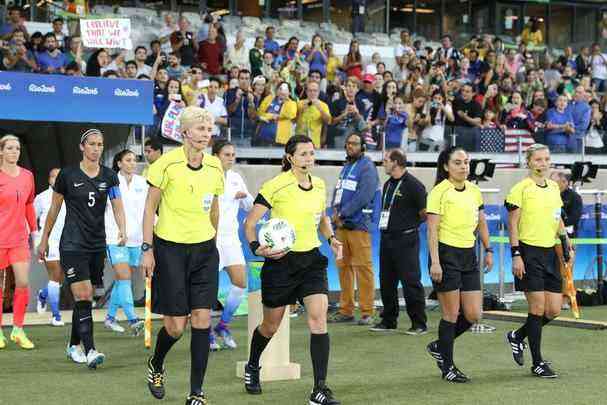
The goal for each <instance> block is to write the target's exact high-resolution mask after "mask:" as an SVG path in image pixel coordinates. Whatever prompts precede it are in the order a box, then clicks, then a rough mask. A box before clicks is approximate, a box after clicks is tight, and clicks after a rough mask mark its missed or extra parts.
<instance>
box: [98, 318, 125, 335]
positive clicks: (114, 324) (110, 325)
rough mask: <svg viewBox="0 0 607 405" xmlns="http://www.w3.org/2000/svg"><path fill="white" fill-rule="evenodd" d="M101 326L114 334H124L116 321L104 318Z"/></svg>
mask: <svg viewBox="0 0 607 405" xmlns="http://www.w3.org/2000/svg"><path fill="white" fill-rule="evenodd" d="M103 324H104V325H105V327H106V329H110V330H112V331H114V332H116V333H124V328H123V327H122V326H120V325H119V324H118V322H116V321H113V320H111V319H107V318H106V319H105V322H104V323H103Z"/></svg>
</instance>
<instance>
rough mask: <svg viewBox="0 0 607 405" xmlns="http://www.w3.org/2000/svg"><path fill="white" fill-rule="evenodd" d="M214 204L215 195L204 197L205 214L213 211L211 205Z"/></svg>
mask: <svg viewBox="0 0 607 405" xmlns="http://www.w3.org/2000/svg"><path fill="white" fill-rule="evenodd" d="M212 204H213V194H206V195H205V196H204V197H202V209H203V211H204V212H207V211H209V210H210V209H211V205H212Z"/></svg>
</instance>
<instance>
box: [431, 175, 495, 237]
mask: <svg viewBox="0 0 607 405" xmlns="http://www.w3.org/2000/svg"><path fill="white" fill-rule="evenodd" d="M481 209H483V196H482V194H481V190H480V188H478V186H477V185H476V184H473V183H470V182H469V181H466V182H465V183H464V188H463V189H461V190H458V189H456V188H455V186H454V185H453V183H451V182H450V181H449V180H443V181H442V182H440V183H439V184H437V185H436V186H435V187H434V188H433V189H432V191H430V194H428V203H427V209H426V210H427V212H428V214H436V215H440V224H439V226H438V241H439V242H441V243H444V244H445V245H449V246H453V247H457V248H471V247H473V246H474V243H475V242H476V235H475V234H474V232H475V231H476V228H477V226H478V214H479V210H481Z"/></svg>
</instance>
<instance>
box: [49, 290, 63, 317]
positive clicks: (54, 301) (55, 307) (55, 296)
mask: <svg viewBox="0 0 607 405" xmlns="http://www.w3.org/2000/svg"><path fill="white" fill-rule="evenodd" d="M47 289H48V303H49V305H50V307H51V312H52V313H53V317H54V318H55V319H61V313H60V312H59V290H60V289H61V284H59V283H58V282H56V281H49V282H48V286H47Z"/></svg>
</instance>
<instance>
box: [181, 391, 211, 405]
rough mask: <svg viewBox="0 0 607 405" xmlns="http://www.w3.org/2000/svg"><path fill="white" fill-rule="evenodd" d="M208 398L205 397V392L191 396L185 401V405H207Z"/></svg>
mask: <svg viewBox="0 0 607 405" xmlns="http://www.w3.org/2000/svg"><path fill="white" fill-rule="evenodd" d="M207 404H208V402H207V397H205V395H204V392H201V393H200V394H190V395H188V397H187V398H186V400H185V405H207Z"/></svg>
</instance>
